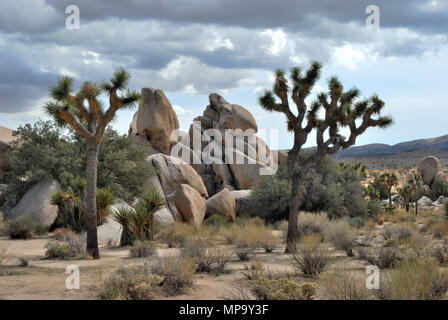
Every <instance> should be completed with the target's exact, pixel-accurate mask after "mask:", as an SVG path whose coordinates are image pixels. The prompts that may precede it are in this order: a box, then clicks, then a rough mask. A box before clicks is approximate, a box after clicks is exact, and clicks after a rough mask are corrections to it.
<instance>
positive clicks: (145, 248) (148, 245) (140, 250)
mask: <svg viewBox="0 0 448 320" xmlns="http://www.w3.org/2000/svg"><path fill="white" fill-rule="evenodd" d="M155 253H156V245H155V243H154V242H153V241H140V240H137V241H135V242H134V245H133V246H132V247H131V249H130V255H131V257H134V258H144V257H149V256H152V255H154V254H155Z"/></svg>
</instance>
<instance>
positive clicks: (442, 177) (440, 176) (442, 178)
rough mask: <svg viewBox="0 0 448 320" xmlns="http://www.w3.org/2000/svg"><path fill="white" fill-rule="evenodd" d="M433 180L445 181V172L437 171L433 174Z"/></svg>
mask: <svg viewBox="0 0 448 320" xmlns="http://www.w3.org/2000/svg"><path fill="white" fill-rule="evenodd" d="M434 182H446V176H445V173H443V171H439V172H437V173H436V174H435V176H434ZM434 182H433V183H434Z"/></svg>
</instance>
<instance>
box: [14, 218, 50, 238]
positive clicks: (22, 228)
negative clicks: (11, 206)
mask: <svg viewBox="0 0 448 320" xmlns="http://www.w3.org/2000/svg"><path fill="white" fill-rule="evenodd" d="M6 228H7V231H6V233H7V234H8V235H9V237H10V238H11V239H31V238H34V237H35V236H36V235H41V234H44V233H46V232H47V231H48V228H46V227H44V226H42V225H39V224H38V223H36V222H34V220H33V219H32V218H31V216H30V215H29V214H24V215H22V216H20V217H18V218H16V219H14V220H12V221H10V222H9V223H8V225H7V227H6Z"/></svg>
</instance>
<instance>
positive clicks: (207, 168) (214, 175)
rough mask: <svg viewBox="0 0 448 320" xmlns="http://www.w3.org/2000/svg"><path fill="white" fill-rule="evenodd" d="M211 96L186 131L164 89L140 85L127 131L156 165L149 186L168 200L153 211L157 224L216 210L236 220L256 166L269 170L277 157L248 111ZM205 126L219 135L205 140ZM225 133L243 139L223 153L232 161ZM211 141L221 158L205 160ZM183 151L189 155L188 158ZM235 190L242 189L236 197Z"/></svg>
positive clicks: (255, 176) (255, 177)
mask: <svg viewBox="0 0 448 320" xmlns="http://www.w3.org/2000/svg"><path fill="white" fill-rule="evenodd" d="M209 100H210V104H209V105H208V106H207V108H206V109H205V111H204V113H203V115H202V116H200V117H197V118H195V119H194V124H193V125H192V126H191V127H190V131H189V132H188V133H187V132H180V131H179V130H177V129H178V128H179V123H178V120H177V116H176V113H175V112H174V110H173V108H172V106H171V103H170V102H169V100H168V98H167V97H166V95H165V94H164V93H163V91H161V90H158V89H157V90H156V89H152V88H143V89H142V101H141V103H140V105H139V109H138V111H137V113H136V114H135V115H134V118H133V121H132V123H131V126H130V129H129V134H130V135H131V136H134V137H135V138H136V140H137V142H138V143H141V144H143V145H145V146H146V147H147V149H148V155H149V156H148V161H149V162H150V163H151V164H152V166H153V167H154V168H155V169H156V172H157V174H156V176H154V177H152V178H151V179H150V181H149V185H150V186H151V187H152V188H154V189H156V190H157V191H159V193H160V194H162V195H163V197H164V198H165V201H166V203H167V206H166V207H165V208H163V209H161V210H159V211H158V212H156V213H155V219H156V220H157V221H158V223H159V224H160V225H169V224H172V223H174V221H176V220H182V221H184V222H188V223H191V224H196V225H199V224H201V223H202V221H203V220H204V219H206V218H209V217H211V216H214V215H219V216H221V217H222V218H224V219H225V220H227V221H234V220H235V216H236V215H237V214H238V208H245V207H246V206H244V205H241V204H242V203H244V202H245V200H247V198H248V197H249V195H250V190H247V189H251V188H252V187H254V186H255V184H256V183H257V181H258V180H259V179H260V169H264V170H266V172H269V170H272V169H270V165H271V164H272V163H274V160H276V159H274V158H273V157H274V153H272V152H271V151H270V150H269V148H268V147H267V146H266V143H265V142H264V141H263V140H262V139H260V138H259V137H257V136H256V135H255V134H256V133H257V131H258V127H257V123H256V121H255V119H254V117H253V116H252V114H251V113H250V112H249V111H247V110H246V109H245V108H243V107H242V106H239V105H236V104H230V103H228V102H227V101H226V100H225V99H224V98H223V97H221V96H220V95H218V94H216V93H213V94H210V96H209ZM198 124H200V125H199V126H198ZM209 129H215V130H216V131H215V132H219V135H220V139H219V138H217V137H216V136H213V138H211V137H210V136H208V137H209V138H210V139H208V141H207V138H206V139H205V140H206V141H204V136H206V137H207V130H209ZM229 130H231V131H229ZM226 134H230V137H231V139H238V138H240V136H239V135H242V136H241V139H242V140H240V142H242V144H241V143H240V144H239V145H238V143H236V145H237V147H236V148H228V150H230V154H229V153H228V152H227V153H226V156H227V157H230V158H232V159H233V161H230V162H231V163H228V161H225V159H224V153H225V150H227V149H226V142H228V140H227V139H225V137H226ZM195 135H198V137H199V146H197V145H195V144H194V141H195V140H194V137H195ZM182 136H183V137H185V136H186V137H187V138H188V139H187V142H185V141H184V140H182V139H181V141H179V139H178V138H179V137H182ZM196 141H197V140H196ZM210 141H213V142H214V143H215V144H217V145H219V147H220V148H221V150H222V152H223V156H222V157H223V159H222V160H223V162H222V163H210V162H208V161H204V154H205V151H206V150H207V148H208V146H207V145H208V143H210ZM233 143H234V142H232V146H233ZM174 146H177V147H180V148H177V149H176V150H178V149H180V150H181V152H180V154H179V152H174V150H175V149H174ZM227 147H228V145H227ZM193 150H194V151H193ZM184 152H186V153H187V155H188V160H186V161H184V160H185V157H184V154H183V153H184ZM237 158H238V159H240V160H239V162H237V161H236V159H237ZM241 159H242V163H241ZM236 190H241V192H240V193H241V194H238V195H237V197H235V194H234V193H235V192H238V191H236ZM236 198H238V200H237V199H236ZM246 209H247V208H246ZM246 209H244V210H246ZM244 210H243V211H244Z"/></svg>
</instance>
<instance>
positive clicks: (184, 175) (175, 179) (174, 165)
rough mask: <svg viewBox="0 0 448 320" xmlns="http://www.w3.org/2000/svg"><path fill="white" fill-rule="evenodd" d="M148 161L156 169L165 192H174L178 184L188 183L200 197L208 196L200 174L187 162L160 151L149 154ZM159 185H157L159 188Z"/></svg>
mask: <svg viewBox="0 0 448 320" xmlns="http://www.w3.org/2000/svg"><path fill="white" fill-rule="evenodd" d="M148 161H149V162H151V163H152V165H153V166H154V167H155V168H156V169H157V170H158V173H157V176H158V178H159V181H160V187H161V188H162V190H163V192H164V193H165V194H170V193H173V192H175V191H176V189H177V187H178V186H179V185H180V184H188V185H189V186H191V187H193V188H194V189H196V191H198V192H199V194H200V195H201V196H202V197H204V198H208V193H207V188H206V187H205V185H204V183H203V182H202V178H201V176H200V175H199V174H198V173H197V172H196V171H195V170H194V169H193V168H192V167H191V166H190V165H189V164H188V163H186V162H184V161H182V160H181V159H178V158H174V157H170V156H167V155H164V154H160V153H159V154H155V155H152V156H149V157H148ZM160 187H159V186H157V188H158V189H159V190H160Z"/></svg>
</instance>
